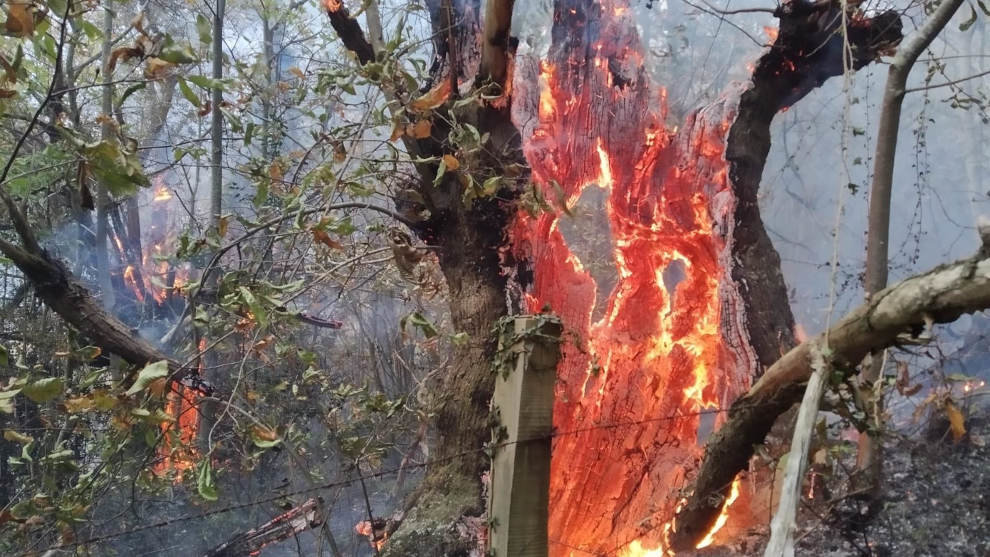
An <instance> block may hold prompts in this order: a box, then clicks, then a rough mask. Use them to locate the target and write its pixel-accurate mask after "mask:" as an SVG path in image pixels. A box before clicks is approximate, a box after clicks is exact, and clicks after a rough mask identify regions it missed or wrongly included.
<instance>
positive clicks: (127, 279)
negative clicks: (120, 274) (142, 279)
mask: <svg viewBox="0 0 990 557" xmlns="http://www.w3.org/2000/svg"><path fill="white" fill-rule="evenodd" d="M124 284H126V285H127V287H128V288H130V289H131V291H132V292H134V295H135V296H136V297H137V299H138V301H139V302H143V301H144V294H143V293H142V292H141V289H140V288H138V283H137V279H135V278H134V265H128V266H127V267H126V268H125V269H124Z"/></svg>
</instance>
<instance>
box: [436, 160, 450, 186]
mask: <svg viewBox="0 0 990 557" xmlns="http://www.w3.org/2000/svg"><path fill="white" fill-rule="evenodd" d="M444 172H447V163H446V162H444V161H443V160H441V161H440V165H439V166H437V175H436V176H435V177H434V178H433V185H434V186H439V185H440V180H442V179H443V174H444Z"/></svg>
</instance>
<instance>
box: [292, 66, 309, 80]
mask: <svg viewBox="0 0 990 557" xmlns="http://www.w3.org/2000/svg"><path fill="white" fill-rule="evenodd" d="M289 73H291V74H292V75H294V76H296V77H298V78H299V79H306V74H304V73H303V71H302V70H300V69H299V68H297V67H295V66H292V67H291V68H289Z"/></svg>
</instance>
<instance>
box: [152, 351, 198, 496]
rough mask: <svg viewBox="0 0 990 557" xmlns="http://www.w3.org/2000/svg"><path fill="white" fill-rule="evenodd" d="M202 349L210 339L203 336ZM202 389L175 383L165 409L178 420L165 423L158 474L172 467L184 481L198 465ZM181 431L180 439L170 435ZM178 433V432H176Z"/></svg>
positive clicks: (179, 478)
mask: <svg viewBox="0 0 990 557" xmlns="http://www.w3.org/2000/svg"><path fill="white" fill-rule="evenodd" d="M198 348H199V351H200V352H203V351H205V350H206V339H205V338H201V339H199V345H198ZM199 372H200V374H202V373H203V360H202V359H200V363H199ZM201 396H202V395H201V393H200V392H199V391H198V390H196V389H193V388H188V387H185V386H183V385H173V387H172V390H171V391H170V392H169V393H168V399H167V400H166V402H165V412H166V413H167V414H168V415H169V416H172V418H173V419H174V420H175V421H174V422H166V423H164V424H162V426H161V427H162V432H164V433H165V438H164V439H163V441H162V444H161V445H160V446H159V448H158V454H159V461H158V463H157V464H156V465H155V466H154V467H153V471H154V472H155V474H158V475H163V474H165V473H167V472H169V471H174V472H175V483H181V482H182V478H183V475H184V473H185V472H186V471H187V470H191V469H192V468H193V467H195V466H196V462H197V460H198V459H199V454H198V451H197V450H196V436H197V434H198V433H199V410H198V408H197V406H198V405H199V399H200V397H201ZM173 428H176V429H177V431H178V436H177V437H178V439H177V441H178V442H177V443H174V444H173V439H174V437H170V436H169V434H170V430H171V429H173ZM173 435H174V434H173Z"/></svg>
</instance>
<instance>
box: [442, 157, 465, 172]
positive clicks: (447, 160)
mask: <svg viewBox="0 0 990 557" xmlns="http://www.w3.org/2000/svg"><path fill="white" fill-rule="evenodd" d="M443 164H444V166H446V167H447V170H457V169H458V168H460V167H461V163H460V161H458V160H457V159H456V158H454V155H444V156H443Z"/></svg>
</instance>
